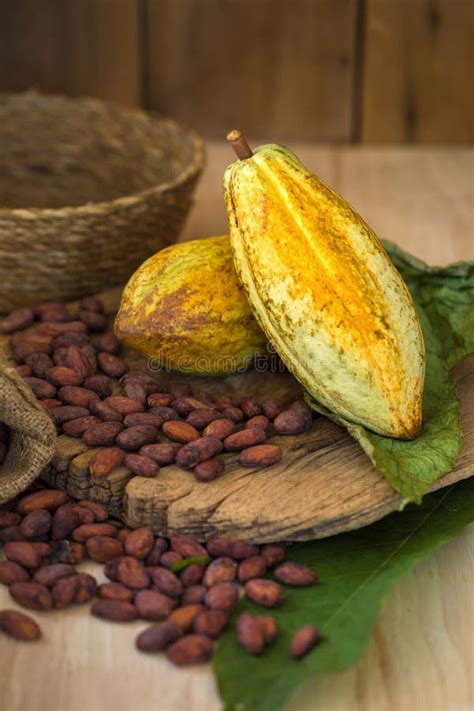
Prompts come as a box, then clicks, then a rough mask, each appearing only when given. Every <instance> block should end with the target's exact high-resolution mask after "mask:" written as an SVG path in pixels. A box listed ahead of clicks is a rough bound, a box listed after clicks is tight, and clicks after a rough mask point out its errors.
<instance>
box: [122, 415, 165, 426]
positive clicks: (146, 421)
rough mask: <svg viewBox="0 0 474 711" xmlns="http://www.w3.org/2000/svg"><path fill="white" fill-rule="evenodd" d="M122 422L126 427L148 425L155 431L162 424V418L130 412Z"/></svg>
mask: <svg viewBox="0 0 474 711" xmlns="http://www.w3.org/2000/svg"><path fill="white" fill-rule="evenodd" d="M123 421H124V424H125V425H126V426H127V427H134V426H135V425H148V426H151V427H155V428H156V429H157V430H159V429H160V427H161V425H162V424H163V418H162V417H160V416H159V415H154V414H153V413H152V412H132V413H130V415H126V416H125V418H124V420H123Z"/></svg>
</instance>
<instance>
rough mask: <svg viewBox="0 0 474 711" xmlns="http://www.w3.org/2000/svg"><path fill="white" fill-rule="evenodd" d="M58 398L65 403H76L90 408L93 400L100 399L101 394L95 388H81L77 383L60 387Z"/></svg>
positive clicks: (78, 405)
mask: <svg viewBox="0 0 474 711" xmlns="http://www.w3.org/2000/svg"><path fill="white" fill-rule="evenodd" d="M58 398H59V399H60V400H61V402H63V403H64V404H65V405H75V406H77V407H86V408H87V409H89V406H90V404H91V402H92V400H98V399H99V396H98V395H97V393H95V392H94V391H93V390H87V388H81V387H79V386H77V385H65V386H64V387H62V388H60V389H59V391H58Z"/></svg>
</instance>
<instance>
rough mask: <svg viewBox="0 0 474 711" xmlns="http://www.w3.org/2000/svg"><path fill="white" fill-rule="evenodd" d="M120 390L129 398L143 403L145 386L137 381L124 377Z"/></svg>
mask: <svg viewBox="0 0 474 711" xmlns="http://www.w3.org/2000/svg"><path fill="white" fill-rule="evenodd" d="M122 390H123V392H124V395H125V396H126V397H128V398H130V400H136V401H137V402H141V404H142V405H145V403H146V400H147V394H146V389H145V387H144V386H143V385H142V384H141V383H140V382H139V381H138V380H135V379H132V378H128V379H124V380H123V382H122Z"/></svg>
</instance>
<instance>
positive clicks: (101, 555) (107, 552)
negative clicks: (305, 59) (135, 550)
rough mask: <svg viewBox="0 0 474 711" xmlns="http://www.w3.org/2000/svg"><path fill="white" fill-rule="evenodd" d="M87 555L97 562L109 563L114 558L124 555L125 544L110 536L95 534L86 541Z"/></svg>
mask: <svg viewBox="0 0 474 711" xmlns="http://www.w3.org/2000/svg"><path fill="white" fill-rule="evenodd" d="M85 545H86V551H87V555H88V556H89V558H90V559H91V560H94V561H95V562H96V563H107V561H109V560H111V559H112V558H117V557H118V556H121V555H123V545H122V543H121V542H120V541H117V540H116V539H115V538H110V537H109V536H93V537H92V538H88V539H87V541H86V544H85Z"/></svg>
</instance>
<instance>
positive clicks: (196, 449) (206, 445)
mask: <svg viewBox="0 0 474 711" xmlns="http://www.w3.org/2000/svg"><path fill="white" fill-rule="evenodd" d="M195 412H209V411H208V410H195ZM249 431H250V430H249ZM231 437H232V435H231ZM221 451H222V442H221V441H220V440H219V439H216V438H215V437H200V438H199V439H196V440H194V442H189V444H185V445H184V446H183V447H181V449H180V450H179V452H178V454H177V455H176V464H178V466H180V467H182V468H183V469H191V468H192V467H195V466H196V464H199V462H202V461H204V460H205V459H211V458H212V457H214V456H215V455H216V454H219V452H221Z"/></svg>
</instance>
